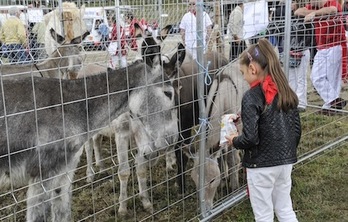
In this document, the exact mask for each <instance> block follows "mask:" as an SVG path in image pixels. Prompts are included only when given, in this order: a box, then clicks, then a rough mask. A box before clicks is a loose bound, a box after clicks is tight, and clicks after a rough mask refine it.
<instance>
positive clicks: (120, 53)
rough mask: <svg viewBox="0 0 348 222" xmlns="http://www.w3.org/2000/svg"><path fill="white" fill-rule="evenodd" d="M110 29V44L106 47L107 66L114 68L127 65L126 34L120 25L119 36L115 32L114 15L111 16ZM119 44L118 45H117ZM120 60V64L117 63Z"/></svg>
mask: <svg viewBox="0 0 348 222" xmlns="http://www.w3.org/2000/svg"><path fill="white" fill-rule="evenodd" d="M112 22H113V25H112V30H111V37H110V44H109V47H108V52H109V54H110V64H109V67H110V68H112V69H116V68H117V67H119V65H120V67H126V66H127V49H126V46H127V41H126V34H125V32H124V29H123V27H122V26H119V27H120V36H118V33H117V24H116V17H113V18H112ZM119 44H120V45H119ZM119 62H121V64H119Z"/></svg>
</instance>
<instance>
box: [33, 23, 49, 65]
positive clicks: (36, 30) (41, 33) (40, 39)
mask: <svg viewBox="0 0 348 222" xmlns="http://www.w3.org/2000/svg"><path fill="white" fill-rule="evenodd" d="M45 31H46V25H45V22H44V21H41V22H37V23H35V25H34V27H33V29H32V30H31V32H32V33H33V34H34V35H35V36H36V44H35V47H34V49H33V51H34V53H33V56H34V58H36V59H37V60H38V62H40V61H41V60H43V59H45V58H47V57H48V55H47V53H46V50H45Z"/></svg>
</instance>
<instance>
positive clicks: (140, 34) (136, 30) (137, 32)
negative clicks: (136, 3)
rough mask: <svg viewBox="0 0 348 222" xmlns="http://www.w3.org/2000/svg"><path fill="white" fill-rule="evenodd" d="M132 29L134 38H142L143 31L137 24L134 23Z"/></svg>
mask: <svg viewBox="0 0 348 222" xmlns="http://www.w3.org/2000/svg"><path fill="white" fill-rule="evenodd" d="M134 29H135V38H139V37H142V36H143V29H142V28H141V27H140V25H139V24H138V23H137V22H136V23H134Z"/></svg>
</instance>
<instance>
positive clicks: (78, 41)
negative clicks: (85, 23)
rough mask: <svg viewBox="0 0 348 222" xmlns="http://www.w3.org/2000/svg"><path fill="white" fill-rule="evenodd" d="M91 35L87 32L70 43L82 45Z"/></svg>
mask: <svg viewBox="0 0 348 222" xmlns="http://www.w3.org/2000/svg"><path fill="white" fill-rule="evenodd" d="M89 34H90V32H89V31H87V32H85V33H84V34H83V35H81V36H77V37H75V38H73V39H72V40H71V41H70V43H71V44H80V43H81V42H82V41H83V40H84V39H85V38H86V36H88V35H89Z"/></svg>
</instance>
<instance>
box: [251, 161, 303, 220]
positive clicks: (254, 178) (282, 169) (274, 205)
mask: <svg viewBox="0 0 348 222" xmlns="http://www.w3.org/2000/svg"><path fill="white" fill-rule="evenodd" d="M291 171H292V164H288V165H280V166H274V167H262V168H247V180H248V188H249V197H250V202H251V206H252V208H253V212H254V216H255V221H256V222H273V219H274V211H275V213H276V215H277V218H278V220H279V222H298V220H297V218H296V214H295V212H294V210H293V209H292V202H291V197H290V191H291Z"/></svg>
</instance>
